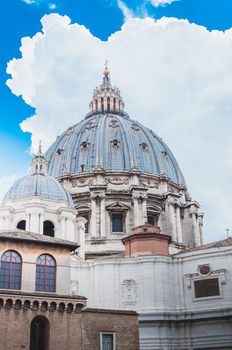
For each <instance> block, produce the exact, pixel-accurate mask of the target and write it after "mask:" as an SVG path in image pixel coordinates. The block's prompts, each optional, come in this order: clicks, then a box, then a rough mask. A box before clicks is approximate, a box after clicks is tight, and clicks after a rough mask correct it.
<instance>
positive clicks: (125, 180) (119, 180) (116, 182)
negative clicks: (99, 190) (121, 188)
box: [106, 177, 128, 185]
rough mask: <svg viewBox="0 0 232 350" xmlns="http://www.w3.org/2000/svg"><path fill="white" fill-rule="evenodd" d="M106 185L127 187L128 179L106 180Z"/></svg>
mask: <svg viewBox="0 0 232 350" xmlns="http://www.w3.org/2000/svg"><path fill="white" fill-rule="evenodd" d="M106 183H110V184H112V185H123V184H125V185H127V184H128V179H127V178H126V177H110V178H108V179H106Z"/></svg>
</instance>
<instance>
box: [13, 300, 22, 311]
mask: <svg viewBox="0 0 232 350" xmlns="http://www.w3.org/2000/svg"><path fill="white" fill-rule="evenodd" d="M21 307H22V301H21V300H20V299H17V300H16V301H15V303H14V308H15V309H16V310H20V309H21Z"/></svg>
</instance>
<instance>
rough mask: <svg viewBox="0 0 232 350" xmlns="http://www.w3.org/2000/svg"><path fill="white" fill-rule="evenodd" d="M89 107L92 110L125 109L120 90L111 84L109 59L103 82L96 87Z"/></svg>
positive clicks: (109, 110) (115, 110)
mask: <svg viewBox="0 0 232 350" xmlns="http://www.w3.org/2000/svg"><path fill="white" fill-rule="evenodd" d="M89 107H90V109H91V111H92V112H122V111H123V109H124V102H123V99H122V97H121V95H120V90H119V89H118V88H117V87H116V86H114V87H113V86H112V85H111V81H110V70H109V68H108V61H106V62H105V68H104V71H103V81H102V84H101V85H100V86H99V87H97V88H96V89H94V91H93V98H92V101H91V102H90V104H89Z"/></svg>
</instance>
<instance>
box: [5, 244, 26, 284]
mask: <svg viewBox="0 0 232 350" xmlns="http://www.w3.org/2000/svg"><path fill="white" fill-rule="evenodd" d="M8 252H9V253H10V254H11V255H10V261H2V258H3V256H4V254H6V253H8ZM12 253H16V254H17V256H18V257H19V259H20V262H16V263H15V262H12ZM0 262H1V268H0V271H1V272H2V267H3V266H4V265H5V264H9V276H8V281H7V282H8V284H9V286H8V287H5V286H3V287H0V288H1V289H8V290H21V289H22V265H23V259H22V256H21V255H20V254H19V253H18V252H17V251H16V250H12V249H8V250H6V251H4V252H3V253H2V255H1V259H0ZM12 264H18V265H20V269H19V288H12V287H11V282H12ZM4 270H5V269H4ZM4 270H3V271H4ZM4 276H5V274H4ZM3 284H5V281H4V280H3Z"/></svg>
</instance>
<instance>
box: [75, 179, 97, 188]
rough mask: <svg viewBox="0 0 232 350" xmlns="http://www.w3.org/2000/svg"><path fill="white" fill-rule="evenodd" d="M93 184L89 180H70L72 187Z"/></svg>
mask: <svg viewBox="0 0 232 350" xmlns="http://www.w3.org/2000/svg"><path fill="white" fill-rule="evenodd" d="M92 184H93V181H92V180H89V179H80V180H77V179H75V180H72V187H85V186H90V185H92Z"/></svg>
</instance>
